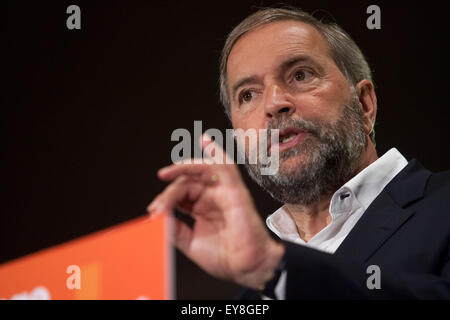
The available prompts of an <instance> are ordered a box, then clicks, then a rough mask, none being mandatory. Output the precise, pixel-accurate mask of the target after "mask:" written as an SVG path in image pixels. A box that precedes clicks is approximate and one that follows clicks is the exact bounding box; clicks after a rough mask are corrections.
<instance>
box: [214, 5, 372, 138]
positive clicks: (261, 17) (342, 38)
mask: <svg viewBox="0 0 450 320" xmlns="http://www.w3.org/2000/svg"><path fill="white" fill-rule="evenodd" d="M284 20H294V21H300V22H303V23H306V24H309V25H311V26H312V27H314V28H315V29H316V30H318V31H319V33H320V34H321V35H322V36H323V38H324V39H325V41H326V42H327V44H328V46H329V49H330V54H331V57H332V59H333V60H334V62H335V63H336V65H337V67H338V68H339V70H340V71H341V72H342V74H343V75H344V76H345V78H346V79H347V81H348V83H349V84H350V86H352V87H355V86H356V84H357V83H358V82H359V81H361V80H363V79H367V80H369V81H370V82H372V84H373V80H372V72H371V70H370V68H369V65H368V63H367V61H366V59H365V57H364V55H363V53H362V52H361V50H360V49H359V48H358V46H357V45H356V43H355V42H354V41H353V40H352V38H351V37H350V36H349V35H348V34H347V33H346V32H345V31H344V30H343V29H342V28H341V27H340V26H338V25H337V24H336V23H324V22H322V21H319V20H317V19H316V18H314V17H313V16H312V15H310V14H309V13H307V12H305V11H303V10H301V9H299V8H295V7H291V6H289V7H283V8H262V9H259V10H258V11H256V12H255V13H253V14H251V15H250V16H248V17H247V18H245V19H244V20H243V21H242V22H241V23H240V24H239V25H237V26H236V27H235V28H234V29H233V30H232V31H231V32H230V33H229V35H228V37H227V39H226V41H225V45H224V47H223V49H222V54H221V57H220V101H221V102H222V104H223V106H224V108H225V113H226V114H227V116H228V118H230V119H231V114H230V98H229V95H228V89H227V86H228V81H227V62H228V56H229V55H230V52H231V49H232V48H233V46H234V45H235V43H236V42H237V41H238V40H239V39H240V38H241V37H242V36H243V35H244V34H246V33H247V32H250V31H252V30H255V29H256V28H258V27H260V26H263V25H266V24H269V23H272V22H276V21H284ZM374 125H375V123H374V124H373V126H372V131H371V132H370V139H371V140H372V142H373V143H374V144H375V129H374Z"/></svg>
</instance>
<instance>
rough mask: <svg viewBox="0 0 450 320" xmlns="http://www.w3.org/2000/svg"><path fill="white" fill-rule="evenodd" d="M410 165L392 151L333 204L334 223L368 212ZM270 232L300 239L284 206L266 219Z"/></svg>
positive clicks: (340, 191) (341, 192)
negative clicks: (359, 212)
mask: <svg viewBox="0 0 450 320" xmlns="http://www.w3.org/2000/svg"><path fill="white" fill-rule="evenodd" d="M407 164H408V161H407V160H406V159H405V158H404V157H403V155H402V154H401V153H400V152H399V151H398V150H397V149H396V148H392V149H390V150H389V151H388V152H386V153H385V154H384V155H383V156H382V157H380V158H379V159H377V160H376V161H374V162H373V163H371V164H370V165H369V166H367V167H366V168H364V169H363V170H362V171H361V172H359V173H358V174H357V175H356V176H354V177H353V178H352V179H351V180H349V181H348V182H347V183H345V184H344V185H343V186H342V187H341V188H339V189H338V190H337V191H336V192H335V193H334V194H333V196H332V198H331V201H330V209H329V210H330V214H331V216H332V223H333V221H334V220H335V219H336V218H338V217H341V218H342V217H345V216H348V215H350V214H351V213H353V212H354V211H355V210H356V209H357V208H361V207H362V208H363V210H364V211H365V210H366V209H367V208H368V207H369V205H370V204H371V203H372V201H373V200H375V198H376V197H377V196H378V195H379V194H380V193H381V191H382V190H383V189H384V187H386V185H387V184H388V183H389V182H390V181H391V180H392V179H393V178H394V177H395V176H396V175H397V174H398V173H399V172H400V171H401V170H402V169H403V168H404V167H405V166H406V165H407ZM266 224H267V226H268V228H269V229H270V230H271V231H272V232H274V233H275V234H276V235H277V236H278V237H280V238H284V239H289V238H292V237H295V236H297V237H298V232H297V227H296V225H295V222H294V221H293V220H292V218H291V217H290V215H289V213H288V212H287V210H285V209H284V206H282V207H281V208H279V209H278V210H276V211H275V212H274V213H273V214H271V215H269V216H268V217H267V219H266Z"/></svg>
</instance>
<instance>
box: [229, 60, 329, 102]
mask: <svg viewBox="0 0 450 320" xmlns="http://www.w3.org/2000/svg"><path fill="white" fill-rule="evenodd" d="M301 62H308V63H311V64H313V65H314V66H315V67H316V68H318V69H319V72H322V70H323V68H322V67H321V66H320V65H319V64H318V63H317V62H315V61H314V59H312V58H311V57H310V56H307V55H296V56H293V57H290V58H288V59H286V60H284V61H283V62H281V64H280V65H279V66H278V68H277V69H279V70H281V71H285V70H288V69H289V68H292V67H293V66H294V65H296V64H298V63H301ZM257 81H258V77H257V76H249V77H245V78H242V79H241V80H239V81H238V82H236V83H235V84H234V85H233V87H232V90H231V93H232V94H231V96H232V99H233V100H234V99H235V98H236V92H237V91H238V89H239V88H240V87H242V86H245V85H247V84H251V83H255V82H257Z"/></svg>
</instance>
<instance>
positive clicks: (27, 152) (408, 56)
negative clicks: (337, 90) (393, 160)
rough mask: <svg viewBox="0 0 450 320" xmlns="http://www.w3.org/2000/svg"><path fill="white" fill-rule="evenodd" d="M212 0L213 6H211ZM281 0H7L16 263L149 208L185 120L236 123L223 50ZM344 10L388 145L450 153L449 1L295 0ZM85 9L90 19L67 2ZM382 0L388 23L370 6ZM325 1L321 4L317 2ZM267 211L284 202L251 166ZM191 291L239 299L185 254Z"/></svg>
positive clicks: (6, 149) (181, 288)
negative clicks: (76, 25) (223, 81)
mask: <svg viewBox="0 0 450 320" xmlns="http://www.w3.org/2000/svg"><path fill="white" fill-rule="evenodd" d="M206 3H207V4H206ZM275 3H279V2H271V1H233V2H231V1H210V2H193V1H189V2H188V1H183V2H179V3H177V2H169V1H161V2H156V1H75V0H74V1H70V2H69V1H34V2H21V1H15V2H8V3H1V4H0V8H1V9H0V11H1V21H0V23H1V27H2V28H1V30H2V36H1V60H0V61H1V69H0V73H1V78H2V80H3V81H2V82H3V85H2V86H1V88H2V89H1V91H0V92H1V135H2V142H1V146H2V148H1V175H0V177H1V182H2V183H1V186H2V191H1V216H0V219H1V220H0V261H1V262H4V261H7V260H10V259H13V258H16V257H19V256H22V255H24V254H28V253H31V252H34V251H36V250H40V249H43V248H46V247H49V246H52V245H55V244H58V243H62V242H65V241H68V240H70V239H74V238H76V237H79V236H82V235H85V234H88V233H91V232H93V231H97V230H100V229H103V228H106V227H109V226H112V225H114V224H117V223H120V222H123V221H126V220H129V219H132V218H135V217H138V216H141V215H143V214H144V213H145V207H146V205H147V204H148V203H149V202H150V201H151V199H152V198H153V197H154V196H155V195H156V194H157V193H159V192H160V191H161V190H162V188H163V187H164V184H163V183H162V182H160V181H159V180H158V179H157V178H156V174H155V173H156V170H157V169H158V168H160V167H162V166H165V165H167V164H169V163H170V151H171V149H172V147H173V146H174V145H175V144H176V143H175V142H171V141H170V136H171V133H172V131H173V130H175V129H176V128H186V129H188V130H189V131H191V132H193V122H194V120H202V121H203V129H204V130H206V129H208V128H218V129H220V130H222V131H223V132H224V130H225V129H226V128H230V127H231V126H230V124H229V123H228V122H227V120H226V118H225V115H224V114H223V111H222V107H221V105H220V103H219V93H218V66H219V63H218V59H219V55H220V50H221V48H222V45H223V43H224V41H225V38H226V35H227V34H228V32H230V31H231V29H232V27H233V26H235V25H236V24H237V23H239V22H240V21H241V20H242V19H243V18H245V17H246V16H247V15H249V14H250V13H252V12H253V11H255V9H256V6H269V5H272V6H273V4H275ZM283 3H285V4H293V5H296V6H298V7H301V8H303V9H304V10H306V11H308V12H310V13H311V12H313V11H315V10H316V13H315V16H317V17H326V18H327V19H330V17H332V19H334V20H336V22H337V23H339V24H340V25H341V26H342V27H343V28H344V29H345V30H347V31H348V32H349V33H350V35H351V36H352V37H353V38H354V40H355V41H356V42H357V44H358V45H359V46H360V47H361V49H362V51H363V52H364V53H365V55H366V56H367V59H368V61H369V64H370V65H371V68H372V70H373V71H374V80H375V83H376V92H377V97H378V108H379V109H378V116H377V124H376V139H377V150H378V154H379V155H382V154H383V153H384V152H386V151H387V150H389V149H390V148H391V147H396V148H398V149H399V150H400V152H402V153H403V155H404V156H405V157H406V158H407V159H408V160H409V159H411V158H417V159H418V160H419V161H420V162H421V163H422V164H423V165H425V166H426V167H428V168H429V169H431V170H434V171H439V170H446V169H449V168H450V165H449V160H448V159H449V155H450V153H449V150H448V147H449V142H448V141H449V133H448V121H449V111H448V108H449V105H448V97H449V88H448V85H449V82H448V78H447V74H448V71H449V62H448V58H449V49H448V43H449V40H450V39H449V38H450V37H449V35H450V27H449V23H448V21H449V19H448V15H450V11H449V10H447V7H446V6H445V5H444V3H445V2H444V1H442V2H438V1H426V2H422V3H418V2H410V3H408V2H395V3H392V2H390V3H384V2H379V1H373V2H372V1H371V2H366V1H361V2H358V3H357V4H355V3H349V2H346V1H316V0H315V1H311V0H304V1H285V2H283ZM70 4H77V5H79V6H80V8H81V30H68V29H67V28H66V19H67V17H68V16H69V15H68V14H66V8H67V6H69V5H70ZM370 4H378V5H379V6H380V8H381V30H369V29H367V27H366V19H367V18H368V16H369V15H368V14H367V13H366V8H367V7H368V5H370ZM317 9H320V10H317ZM245 179H246V180H247V182H248V185H249V186H250V188H251V191H252V194H253V195H254V198H255V202H256V205H257V207H258V208H259V210H260V213H261V215H262V216H263V217H265V216H266V215H267V214H269V213H271V212H272V211H273V210H274V209H276V208H277V207H278V204H277V203H275V202H274V201H272V200H271V199H270V198H269V197H268V196H267V195H265V194H264V193H262V191H260V190H259V189H258V188H257V187H256V186H255V185H254V184H253V183H252V182H251V181H249V179H248V178H247V176H245ZM176 258H177V273H176V280H177V285H176V287H177V297H178V298H191V299H197V298H232V297H233V296H234V294H235V293H236V291H237V289H238V287H237V286H235V285H234V284H231V283H228V282H224V281H220V280H216V279H213V278H212V277H210V276H209V275H207V274H205V273H204V272H203V271H201V270H200V269H198V268H197V267H196V266H194V265H193V264H192V263H190V262H189V261H188V260H187V259H186V258H184V257H183V256H182V255H181V254H179V253H177V256H176Z"/></svg>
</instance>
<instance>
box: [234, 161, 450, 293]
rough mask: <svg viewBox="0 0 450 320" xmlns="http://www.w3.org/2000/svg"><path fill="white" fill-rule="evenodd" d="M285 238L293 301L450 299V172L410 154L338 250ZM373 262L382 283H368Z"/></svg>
mask: <svg viewBox="0 0 450 320" xmlns="http://www.w3.org/2000/svg"><path fill="white" fill-rule="evenodd" d="M283 243H284V244H285V247H286V254H285V261H286V270H287V282H286V299H450V171H447V172H441V173H431V172H430V171H428V170H427V169H425V168H423V167H422V166H421V165H420V164H419V163H418V162H417V161H416V160H411V161H410V162H409V163H408V165H407V166H406V167H405V168H404V169H403V170H402V171H401V172H400V173H399V174H398V175H397V176H395V177H394V179H393V180H392V181H391V182H390V183H389V184H388V185H387V186H386V187H385V188H384V190H383V191H382V192H381V193H380V195H379V196H378V197H377V198H376V199H375V200H374V201H373V202H372V204H371V205H370V206H369V208H367V210H366V212H365V213H364V215H363V216H362V217H361V219H360V220H359V221H358V222H357V224H356V225H355V227H354V228H353V230H352V231H351V232H350V233H349V234H348V236H347V237H346V238H345V240H344V241H343V242H342V244H341V245H340V246H339V248H338V249H337V250H336V252H335V253H334V254H333V255H331V254H328V253H324V252H320V251H318V250H314V249H311V248H308V247H305V246H301V245H296V244H293V243H290V242H285V241H283ZM370 265H377V266H379V267H380V271H381V273H380V279H381V289H372V290H370V289H368V287H367V284H366V282H367V279H368V278H369V277H370V276H371V275H372V272H371V273H367V267H368V266H370ZM240 298H241V299H258V298H259V294H258V293H257V292H255V291H253V290H249V289H245V290H244V291H243V292H242V293H241V295H240Z"/></svg>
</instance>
